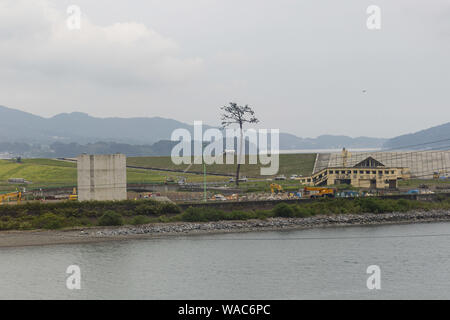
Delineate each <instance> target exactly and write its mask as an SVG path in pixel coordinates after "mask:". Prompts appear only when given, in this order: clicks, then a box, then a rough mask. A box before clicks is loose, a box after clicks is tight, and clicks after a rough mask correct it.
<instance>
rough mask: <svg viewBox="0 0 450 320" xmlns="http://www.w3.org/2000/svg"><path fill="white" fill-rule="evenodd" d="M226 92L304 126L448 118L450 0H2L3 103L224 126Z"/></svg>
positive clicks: (389, 125)
mask: <svg viewBox="0 0 450 320" xmlns="http://www.w3.org/2000/svg"><path fill="white" fill-rule="evenodd" d="M72 4H74V5H77V6H79V7H80V8H81V11H82V21H81V29H80V30H69V29H68V28H67V21H66V20H67V17H68V14H67V12H66V11H67V7H68V6H69V5H72ZM369 5H378V6H379V7H380V8H381V29H380V30H369V29H368V28H367V26H366V20H367V18H368V16H369V15H368V14H367V13H366V9H367V7H368V6H369ZM230 101H236V102H238V103H240V104H249V105H250V106H252V107H253V108H254V110H255V111H256V113H257V115H258V116H259V118H260V120H261V124H260V127H264V128H279V129H280V130H281V131H283V132H290V133H293V134H296V135H298V136H301V137H315V136H318V135H321V134H344V135H349V136H354V137H355V136H363V135H364V136H374V137H391V136H396V135H399V134H404V133H408V132H412V131H417V130H421V129H424V128H427V127H430V126H434V125H438V124H442V123H444V122H448V121H450V103H449V101H450V0H431V1H424V0H371V1H365V0H342V1H336V0H320V1H319V0H276V1H275V0H270V1H269V0H95V1H93V0H71V1H65V0H48V1H41V0H11V1H10V0H0V105H5V106H8V107H11V108H16V109H20V110H23V111H27V112H31V113H34V114H38V115H42V116H53V115H55V114H58V113H62V112H73V111H80V112H86V113H89V114H90V115H93V116H100V117H111V116H120V117H136V116H147V117H153V116H161V117H167V118H173V119H177V120H180V121H183V122H188V123H191V124H192V123H193V121H194V120H203V121H204V122H206V123H208V124H211V125H217V124H219V107H220V106H221V105H224V104H227V103H228V102H230Z"/></svg>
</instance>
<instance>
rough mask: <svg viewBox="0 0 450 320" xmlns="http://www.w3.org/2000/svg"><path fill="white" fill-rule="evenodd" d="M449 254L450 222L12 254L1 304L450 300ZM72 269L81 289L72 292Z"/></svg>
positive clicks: (3, 259)
mask: <svg viewBox="0 0 450 320" xmlns="http://www.w3.org/2000/svg"><path fill="white" fill-rule="evenodd" d="M449 248H450V224H448V223H433V224H417V225H399V226H378V227H349V228H330V229H316V230H306V231H289V232H264V233H246V234H228V235H209V236H191V237H180V238H171V239H162V240H139V241H136V240H133V241H123V242H108V243H96V244H82V245H58V246H43V247H26V248H7V249H0V298H3V299H16V298H22V299H30V298H38V299H39V298H43V299H75V298H78V299H80V298H81V299H96V298H98V299H107V298H114V299H304V298H306V299H309V298H315V299H316V298H317V299H327V298H332V299H335V298H336V299H353V298H355V299H361V298H367V299H380V298H386V299H390V298H400V299H403V298H413V299H416V298H417V299H419V298H445V299H450V249H449ZM72 264H76V265H79V266H80V268H81V273H82V274H81V287H82V288H81V290H68V289H67V288H66V277H67V274H66V273H65V272H66V268H67V266H69V265H72ZM369 265H378V266H380V268H381V290H368V289H367V286H366V280H367V278H368V276H369V275H368V274H366V269H367V267H368V266H369Z"/></svg>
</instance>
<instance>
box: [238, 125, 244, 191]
mask: <svg viewBox="0 0 450 320" xmlns="http://www.w3.org/2000/svg"><path fill="white" fill-rule="evenodd" d="M239 127H240V129H241V143H240V145H239V156H238V165H237V170H236V185H237V186H239V171H240V170H241V162H242V161H241V159H242V147H243V141H242V140H243V138H244V136H243V132H242V123H240V124H239Z"/></svg>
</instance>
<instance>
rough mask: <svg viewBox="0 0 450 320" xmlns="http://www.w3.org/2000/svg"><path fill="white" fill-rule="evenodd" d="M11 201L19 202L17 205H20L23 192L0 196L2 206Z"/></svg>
mask: <svg viewBox="0 0 450 320" xmlns="http://www.w3.org/2000/svg"><path fill="white" fill-rule="evenodd" d="M9 200H13V201H17V203H18V204H19V203H20V201H21V200H22V192H20V191H17V192H10V193H5V194H0V204H2V203H3V202H4V201H9Z"/></svg>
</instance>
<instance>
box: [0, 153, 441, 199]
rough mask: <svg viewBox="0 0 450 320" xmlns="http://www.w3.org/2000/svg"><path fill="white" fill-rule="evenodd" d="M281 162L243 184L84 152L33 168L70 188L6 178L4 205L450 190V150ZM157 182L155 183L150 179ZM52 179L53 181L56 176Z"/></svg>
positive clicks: (225, 175) (210, 171)
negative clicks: (60, 176) (61, 176)
mask: <svg viewBox="0 0 450 320" xmlns="http://www.w3.org/2000/svg"><path fill="white" fill-rule="evenodd" d="M280 158H281V161H280V171H279V174H278V175H277V176H257V175H252V174H253V173H254V172H257V170H255V169H258V167H257V166H256V165H254V166H253V167H252V166H251V165H247V167H245V166H244V167H243V170H242V171H241V172H242V175H241V177H240V179H239V184H236V183H235V178H234V175H235V172H234V170H235V169H234V167H227V165H221V166H219V165H212V166H206V173H205V172H202V170H198V168H195V167H193V168H192V167H191V166H190V167H189V169H190V170H191V171H187V170H186V169H185V168H179V169H177V168H174V167H171V166H170V165H169V161H170V158H164V159H163V158H162V157H159V158H158V157H156V158H151V157H150V158H128V159H127V158H126V157H125V155H122V154H113V155H86V154H83V155H80V156H79V157H77V158H73V159H54V160H50V159H49V160H45V162H44V160H39V161H38V160H35V161H32V160H29V161H30V162H31V163H33V165H35V164H37V163H39V164H42V163H43V164H42V166H41V167H39V168H38V169H39V170H42V169H48V166H49V165H50V163H51V164H52V165H53V166H55V167H56V166H61V167H64V170H66V169H67V172H69V171H70V179H69V178H68V179H67V182H64V186H52V185H51V184H50V183H48V184H47V185H46V184H45V181H39V182H38V181H35V180H36V179H39V178H38V177H35V176H21V177H17V176H9V175H7V173H6V174H5V175H4V176H3V178H6V179H5V180H6V181H5V182H4V186H3V187H2V190H4V191H3V192H2V193H1V194H0V204H5V203H10V204H14V203H20V202H23V201H46V202H48V201H66V200H68V201H92V200H96V201H105V200H111V201H120V200H126V199H129V200H133V199H135V200H138V199H150V198H151V199H156V200H161V201H171V202H175V203H190V202H217V201H232V202H236V201H262V200H280V199H303V198H319V197H359V196H374V195H389V194H390V195H398V194H423V193H439V192H449V191H450V190H449V189H450V178H449V171H450V169H449V168H450V151H449V150H443V151H441V150H436V151H406V152H400V151H397V152H391V151H389V152H388V151H378V152H351V151H348V150H346V149H343V150H342V151H341V152H334V153H317V154H303V155H302V154H293V155H280ZM4 161H7V160H4ZM50 161H51V162H50ZM164 161H166V162H164ZM4 163H5V165H6V163H7V162H4ZM165 163H167V165H165ZM27 164H28V162H27V160H24V161H23V162H22V163H20V164H14V165H15V167H14V172H17V168H21V166H22V167H24V166H26V165H27ZM10 165H11V164H10ZM44 166H45V167H44ZM254 167H256V168H254ZM0 169H1V163H0ZM196 170H198V171H196ZM11 171H12V170H11ZM26 171H27V172H28V171H30V170H29V168H27V170H26ZM54 171H55V170H54V169H52V170H51V172H54ZM155 175H156V176H155ZM150 177H151V179H152V180H154V181H149V178H150ZM155 177H157V179H158V180H156V178H155ZM46 179H47V180H48V181H52V180H51V177H50V178H46ZM35 185H36V187H34V186H35ZM5 189H6V190H5Z"/></svg>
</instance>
